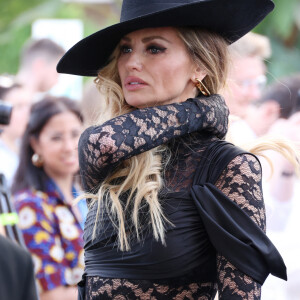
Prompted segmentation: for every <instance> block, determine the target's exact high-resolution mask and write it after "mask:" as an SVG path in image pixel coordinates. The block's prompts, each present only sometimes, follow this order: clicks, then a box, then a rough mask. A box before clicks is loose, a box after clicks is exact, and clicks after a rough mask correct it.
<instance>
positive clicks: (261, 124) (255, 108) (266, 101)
mask: <svg viewBox="0 0 300 300" xmlns="http://www.w3.org/2000/svg"><path fill="white" fill-rule="evenodd" d="M299 89H300V74H294V75H291V76H287V77H284V78H280V79H278V80H276V82H273V83H272V84H271V85H270V86H268V87H267V88H266V90H265V91H264V92H263V94H262V97H261V98H260V99H258V100H257V101H255V102H253V103H251V104H250V105H249V108H248V110H247V113H246V116H245V118H244V120H245V121H246V122H247V124H248V125H249V126H250V128H251V129H252V130H253V134H254V136H255V137H259V136H262V135H264V134H267V133H268V131H269V129H270V128H271V126H272V125H273V124H274V123H275V122H276V120H278V119H288V118H289V117H290V116H291V114H292V113H293V112H294V111H295V110H296V109H297V99H298V90H299Z"/></svg>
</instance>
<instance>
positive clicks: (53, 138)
mask: <svg viewBox="0 0 300 300" xmlns="http://www.w3.org/2000/svg"><path fill="white" fill-rule="evenodd" d="M51 140H52V141H60V140H61V137H60V136H53V137H51Z"/></svg>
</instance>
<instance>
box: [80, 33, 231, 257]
mask: <svg viewBox="0 0 300 300" xmlns="http://www.w3.org/2000/svg"><path fill="white" fill-rule="evenodd" d="M178 34H179V36H180V37H181V39H182V40H183V42H184V44H185V45H186V48H187V51H188V53H189V55H190V56H191V58H192V59H193V61H194V62H195V63H196V64H197V65H198V66H199V67H200V68H202V70H204V71H205V72H206V73H207V76H206V77H205V78H204V80H203V82H204V84H205V85H206V86H207V87H208V89H209V90H210V92H211V93H217V92H218V91H219V90H220V89H221V88H222V87H223V86H224V84H225V80H226V76H227V68H228V67H227V61H228V52H227V46H228V45H227V42H226V41H225V40H224V39H223V38H222V37H220V36H218V35H217V34H214V33H211V32H208V31H204V30H200V29H197V28H196V29H191V28H178ZM118 57H119V47H116V49H115V50H114V52H113V53H112V55H111V59H110V63H109V64H108V65H107V66H106V67H104V68H103V69H102V70H100V72H99V74H98V77H97V78H96V80H95V82H96V84H97V86H98V88H99V90H100V92H101V93H102V94H104V96H105V107H104V108H103V110H102V113H101V114H100V116H99V119H98V121H97V124H102V123H103V122H105V121H107V120H109V119H111V118H113V117H116V116H119V115H122V114H124V113H127V112H130V111H132V110H133V109H134V108H132V107H130V106H129V105H127V103H126V101H125V99H124V96H123V92H122V89H121V83H120V78H119V74H118V71H117V60H118ZM162 151H166V149H165V148H163V147H157V148H155V149H152V150H150V151H147V152H144V153H141V154H139V155H137V156H134V157H131V158H130V159H127V160H126V161H124V162H123V163H122V164H121V166H119V167H118V168H117V170H115V171H114V172H113V173H112V174H111V175H110V176H108V177H107V178H106V179H105V180H104V182H102V184H101V186H100V188H99V190H98V191H97V193H96V194H85V195H84V196H85V197H87V198H90V199H92V200H93V201H92V202H91V205H94V204H95V203H97V204H98V208H97V217H96V222H95V226H94V231H93V237H95V234H96V227H97V226H98V225H97V224H100V226H101V222H98V221H99V217H101V213H102V212H103V209H104V208H105V209H107V210H108V211H109V212H110V215H111V219H112V220H113V224H114V225H115V227H116V230H117V232H118V244H119V248H120V249H121V250H122V251H124V250H125V251H128V250H130V241H129V240H128V236H127V234H126V226H125V225H126V218H125V215H126V216H128V212H129V215H130V218H131V221H132V223H133V225H134V228H135V234H136V237H137V239H138V240H139V239H140V221H139V211H140V208H141V205H142V203H143V204H146V205H147V207H148V214H149V216H150V223H151V226H152V231H153V235H154V238H155V239H156V240H160V241H161V242H162V243H163V244H165V229H164V228H165V223H166V222H168V220H167V219H166V217H165V216H164V214H163V211H162V208H161V204H160V202H159V199H158V192H159V191H160V189H161V188H162V186H163V181H162V176H161V174H162V172H163V169H164V164H163V162H162ZM124 193H127V194H128V195H126V196H127V201H126V203H123V202H122V201H121V199H120V197H121V195H122V194H124ZM144 201H145V202H144Z"/></svg>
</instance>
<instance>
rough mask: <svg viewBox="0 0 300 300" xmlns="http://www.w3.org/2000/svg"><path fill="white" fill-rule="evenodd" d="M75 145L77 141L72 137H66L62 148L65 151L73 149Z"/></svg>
mask: <svg viewBox="0 0 300 300" xmlns="http://www.w3.org/2000/svg"><path fill="white" fill-rule="evenodd" d="M76 147H77V143H76V141H75V139H73V138H71V137H70V138H66V139H65V141H64V149H65V151H75V150H76Z"/></svg>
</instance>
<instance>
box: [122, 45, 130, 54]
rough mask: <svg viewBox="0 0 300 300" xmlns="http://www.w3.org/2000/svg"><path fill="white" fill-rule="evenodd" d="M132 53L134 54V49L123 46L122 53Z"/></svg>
mask: <svg viewBox="0 0 300 300" xmlns="http://www.w3.org/2000/svg"><path fill="white" fill-rule="evenodd" d="M130 52H132V49H131V48H130V47H129V46H127V45H123V46H121V53H130Z"/></svg>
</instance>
